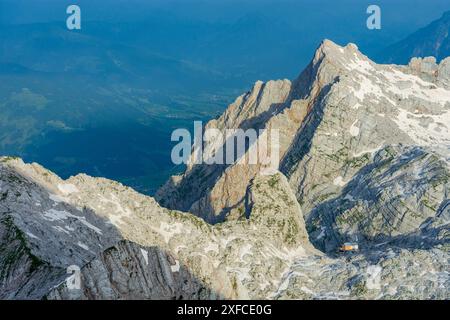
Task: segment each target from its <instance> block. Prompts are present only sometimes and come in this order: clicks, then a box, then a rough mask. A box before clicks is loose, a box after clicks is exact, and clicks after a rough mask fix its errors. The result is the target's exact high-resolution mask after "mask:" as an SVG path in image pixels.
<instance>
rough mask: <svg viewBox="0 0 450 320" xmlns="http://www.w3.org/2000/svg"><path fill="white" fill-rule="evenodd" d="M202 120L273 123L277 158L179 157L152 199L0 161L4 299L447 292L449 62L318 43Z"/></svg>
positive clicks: (0, 285) (435, 295)
mask: <svg viewBox="0 0 450 320" xmlns="http://www.w3.org/2000/svg"><path fill="white" fill-rule="evenodd" d="M206 127H207V128H216V129H219V130H221V131H224V130H227V129H233V128H241V129H249V128H254V129H278V130H279V140H280V148H279V152H280V164H279V167H278V168H272V170H267V169H266V168H264V166H263V165H262V164H253V165H242V164H235V165H206V164H195V165H188V166H187V168H186V170H185V172H184V173H183V174H182V175H179V176H173V177H172V178H171V179H170V180H169V181H167V182H166V184H165V185H164V186H163V187H161V188H160V189H159V191H158V192H157V193H156V195H155V197H154V198H152V197H149V196H146V195H143V194H140V193H138V192H136V191H134V190H133V189H131V188H128V187H125V186H123V185H122V184H120V183H118V182H114V181H111V180H107V179H103V178H94V177H90V176H87V175H85V174H79V175H77V176H73V177H70V178H69V179H67V180H62V179H61V178H59V177H58V176H57V175H55V174H53V173H52V172H50V171H49V170H46V169H45V168H43V167H42V166H40V165H38V164H35V163H33V164H26V163H24V162H23V161H22V160H21V159H18V158H11V157H3V158H1V160H0V299H449V298H450V279H449V258H450V254H449V249H450V228H449V227H450V226H449V221H450V197H449V195H450V58H445V59H442V60H441V61H440V62H439V63H437V62H436V60H435V59H434V58H431V57H429V58H413V59H411V60H410V62H409V63H408V64H407V65H401V66H400V65H380V64H376V63H374V62H373V61H371V60H370V59H369V58H368V57H366V56H365V55H363V54H362V53H361V52H360V51H359V50H358V48H357V47H356V45H354V44H348V45H347V46H345V47H341V46H338V45H336V44H335V43H333V42H331V41H329V40H325V41H323V42H322V43H321V45H320V46H319V47H318V49H317V50H316V52H315V54H314V56H313V59H312V61H311V62H310V64H309V65H308V66H307V67H306V69H305V70H304V71H303V72H302V73H301V74H300V75H299V76H298V77H297V78H296V79H294V80H293V81H290V80H277V81H268V82H265V83H263V82H261V81H258V82H256V83H255V84H254V86H253V88H251V89H250V90H249V91H248V92H246V93H244V94H243V95H241V96H239V97H238V98H237V99H236V100H235V102H234V103H232V104H231V105H230V106H229V107H228V108H227V109H226V111H225V112H224V113H223V114H222V115H221V116H220V117H218V118H217V119H214V120H211V121H210V122H209V123H208V124H207V125H206ZM221 147H222V146H220V145H219V146H215V145H208V144H207V145H206V146H205V148H206V149H208V150H217V148H221ZM346 242H357V244H358V247H359V250H358V251H356V252H347V253H345V252H344V253H341V252H339V251H338V249H339V248H340V247H341V246H342V245H343V244H344V243H346ZM69 266H79V268H80V274H79V275H80V280H81V281H80V284H81V286H80V288H73V287H72V286H71V285H69V284H70V282H69V281H66V278H67V277H73V275H68V274H67V273H66V271H67V268H68V267H69Z"/></svg>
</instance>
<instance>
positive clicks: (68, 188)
mask: <svg viewBox="0 0 450 320" xmlns="http://www.w3.org/2000/svg"><path fill="white" fill-rule="evenodd" d="M58 189H59V191H61V192H62V193H63V194H64V195H69V194H71V193H77V192H80V191H79V190H78V188H77V187H75V185H73V184H70V183H64V184H58Z"/></svg>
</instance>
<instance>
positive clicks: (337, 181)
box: [333, 176, 348, 187]
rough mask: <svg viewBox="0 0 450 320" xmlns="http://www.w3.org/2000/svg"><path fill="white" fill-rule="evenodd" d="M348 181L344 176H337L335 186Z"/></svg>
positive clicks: (342, 184) (340, 185)
mask: <svg viewBox="0 0 450 320" xmlns="http://www.w3.org/2000/svg"><path fill="white" fill-rule="evenodd" d="M347 182H348V181H344V178H342V177H341V176H339V177H337V178H336V179H334V181H333V184H334V185H335V186H339V187H343V186H345V185H346V184H347Z"/></svg>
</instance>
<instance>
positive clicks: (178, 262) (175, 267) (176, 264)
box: [170, 260, 180, 272]
mask: <svg viewBox="0 0 450 320" xmlns="http://www.w3.org/2000/svg"><path fill="white" fill-rule="evenodd" d="M170 270H172V272H179V271H180V261H178V260H175V264H174V265H173V266H170Z"/></svg>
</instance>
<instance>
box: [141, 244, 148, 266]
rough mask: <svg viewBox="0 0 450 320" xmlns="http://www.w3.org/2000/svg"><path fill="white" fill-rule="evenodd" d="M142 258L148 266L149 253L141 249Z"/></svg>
mask: <svg viewBox="0 0 450 320" xmlns="http://www.w3.org/2000/svg"><path fill="white" fill-rule="evenodd" d="M141 253H142V256H143V257H144V260H145V264H146V265H148V251H147V250H144V249H142V248H141Z"/></svg>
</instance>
